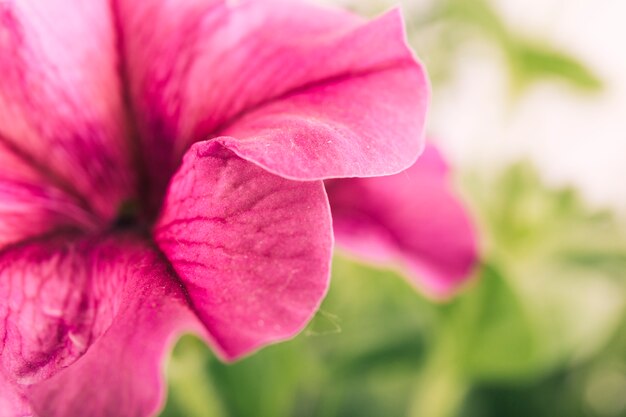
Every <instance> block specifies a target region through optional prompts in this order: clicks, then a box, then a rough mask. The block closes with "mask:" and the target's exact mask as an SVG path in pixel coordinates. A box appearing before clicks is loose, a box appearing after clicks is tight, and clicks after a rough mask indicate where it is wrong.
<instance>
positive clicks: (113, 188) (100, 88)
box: [0, 0, 135, 219]
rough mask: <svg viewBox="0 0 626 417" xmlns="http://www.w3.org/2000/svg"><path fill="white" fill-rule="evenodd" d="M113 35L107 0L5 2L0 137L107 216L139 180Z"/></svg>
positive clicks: (1, 9)
mask: <svg viewBox="0 0 626 417" xmlns="http://www.w3.org/2000/svg"><path fill="white" fill-rule="evenodd" d="M113 40H114V36H113V31H112V25H111V20H110V16H109V12H108V6H107V4H106V2H104V1H91V2H86V3H85V2H81V1H79V0H69V1H68V0H47V1H45V2H37V1H32V0H24V1H18V2H8V3H7V2H3V3H2V4H0V74H2V77H0V137H2V140H3V141H8V143H10V144H11V145H12V146H13V147H14V148H16V149H19V151H20V153H22V154H24V155H28V157H29V159H30V160H31V161H34V163H35V164H36V166H38V167H42V168H44V171H45V172H46V173H54V175H55V177H57V178H60V179H62V180H63V182H65V183H66V184H72V187H73V188H74V190H73V191H74V192H76V193H78V194H80V195H81V196H82V197H83V198H84V200H85V201H88V203H89V204H90V205H92V206H93V207H92V209H93V210H94V212H95V213H96V214H98V215H100V216H102V217H104V218H106V219H110V218H111V217H112V216H114V215H115V212H116V210H117V206H118V205H119V203H120V201H121V200H123V199H125V198H128V197H129V196H132V194H133V192H134V189H133V188H134V187H135V179H134V174H133V172H132V170H131V166H130V159H129V155H130V152H129V149H128V143H127V137H126V131H125V129H126V128H125V125H124V117H123V108H122V105H121V102H120V99H119V92H120V84H119V80H118V77H117V73H116V71H115V67H116V65H117V62H116V60H117V59H116V56H115V54H116V51H115V47H114V41H113ZM68 45H71V47H68Z"/></svg>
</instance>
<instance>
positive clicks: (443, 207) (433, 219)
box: [326, 145, 477, 296]
mask: <svg viewBox="0 0 626 417" xmlns="http://www.w3.org/2000/svg"><path fill="white" fill-rule="evenodd" d="M447 174H448V169H447V166H446V163H445V161H444V160H443V159H442V157H441V155H440V154H439V152H438V151H437V150H436V149H435V148H434V147H432V146H430V145H429V146H427V147H426V150H425V152H424V154H423V155H422V156H421V157H420V159H419V160H418V161H417V163H416V164H415V165H413V166H412V167H411V168H409V169H408V170H406V171H404V172H402V173H400V174H397V175H393V176H389V177H381V178H367V179H343V180H335V181H330V182H328V183H327V187H326V189H327V192H328V197H329V200H330V204H331V209H332V213H333V225H334V230H335V236H336V238H337V243H338V244H339V245H340V246H341V247H344V248H346V249H347V250H349V251H350V252H351V253H354V254H356V255H358V256H360V257H362V258H363V259H364V260H368V261H373V262H378V263H383V264H389V263H393V262H400V263H402V264H403V265H404V266H405V267H407V268H408V270H409V271H410V273H411V278H412V280H413V281H414V282H415V283H416V284H418V285H419V286H420V287H422V288H423V289H425V290H426V291H427V292H429V293H431V294H433V295H435V296H447V295H449V294H450V293H451V292H452V291H454V290H455V289H456V288H457V287H458V286H459V285H460V284H461V283H463V281H464V280H465V279H466V278H468V276H469V275H470V272H471V270H472V267H473V266H474V265H475V263H476V261H477V238H476V235H475V231H474V227H473V224H472V221H471V219H470V216H469V213H468V212H467V211H466V209H465V208H464V207H463V205H462V203H461V201H460V200H459V198H458V197H457V196H456V195H455V193H454V192H453V190H452V189H451V186H450V184H449V181H448V180H449V178H448V175H447Z"/></svg>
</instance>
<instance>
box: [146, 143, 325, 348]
mask: <svg viewBox="0 0 626 417" xmlns="http://www.w3.org/2000/svg"><path fill="white" fill-rule="evenodd" d="M155 239H156V241H157V244H158V245H159V247H160V248H161V250H162V251H163V252H164V253H165V254H166V256H167V257H168V259H169V260H170V262H171V263H172V265H173V266H174V269H175V270H176V272H177V274H178V276H179V277H180V279H181V281H182V282H183V284H184V285H185V287H186V288H187V291H188V293H189V297H190V299H191V301H192V304H193V306H194V307H195V310H196V313H197V314H198V316H199V317H200V318H201V319H202V321H203V322H204V324H205V326H206V328H207V329H208V331H209V333H210V334H211V336H212V339H213V342H214V345H215V347H216V348H217V349H218V351H219V352H220V353H222V355H223V356H224V357H226V358H228V359H233V358H236V357H238V356H240V355H243V354H246V353H248V352H250V351H251V350H253V349H255V348H258V347H260V346H262V345H264V344H267V343H270V342H273V341H277V340H281V339H285V338H287V337H291V336H293V335H295V334H296V333H297V332H298V331H299V330H300V329H301V328H302V327H303V326H304V324H305V323H306V322H307V321H308V320H309V319H310V317H311V316H312V315H313V313H314V311H315V310H316V308H317V307H318V305H319V303H320V300H321V298H322V297H323V295H324V293H325V291H326V288H327V285H328V278H329V272H330V271H329V270H330V258H331V251H332V231H331V220H330V212H329V208H328V202H327V199H326V195H325V193H324V189H323V184H322V182H321V181H315V182H296V181H289V180H285V179H283V178H280V177H277V176H275V175H273V174H270V173H268V172H266V171H265V170H263V169H262V168H259V167H257V166H256V165H254V164H251V163H249V162H247V161H245V160H243V159H240V158H239V157H237V156H236V155H234V154H233V153H232V152H230V151H228V150H226V149H224V148H223V147H222V146H221V145H219V144H217V143H214V142H200V143H197V144H196V145H194V146H192V148H191V149H190V150H189V151H188V152H187V155H186V156H185V158H184V162H183V165H182V167H181V168H180V169H179V171H178V172H177V174H176V175H175V176H174V179H173V181H172V183H171V185H170V188H169V191H168V195H167V197H166V201H165V205H164V210H163V214H162V217H161V219H160V221H159V223H158V225H157V227H156V230H155Z"/></svg>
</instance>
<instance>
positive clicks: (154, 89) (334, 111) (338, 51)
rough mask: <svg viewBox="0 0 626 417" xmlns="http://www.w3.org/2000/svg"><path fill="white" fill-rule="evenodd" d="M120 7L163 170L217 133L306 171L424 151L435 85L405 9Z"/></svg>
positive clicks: (360, 168)
mask: <svg viewBox="0 0 626 417" xmlns="http://www.w3.org/2000/svg"><path fill="white" fill-rule="evenodd" d="M120 14H121V16H122V17H123V19H122V21H123V22H124V23H125V28H126V29H127V33H129V34H130V36H129V39H128V42H127V45H128V60H129V62H130V66H131V68H132V70H133V71H132V73H131V77H130V80H131V84H132V86H133V97H134V98H135V103H136V105H137V106H136V107H137V109H138V114H139V116H140V125H141V127H142V133H143V139H144V146H145V150H146V152H147V153H149V154H150V158H149V159H150V161H151V162H152V163H153V166H152V167H151V169H152V172H153V175H154V176H159V175H162V176H163V178H164V180H163V181H165V180H166V179H167V176H168V173H169V172H171V170H173V169H174V167H176V166H177V164H178V160H179V159H180V157H181V156H182V154H183V153H184V151H185V150H186V149H187V147H188V146H189V145H190V144H191V143H193V142H195V141H198V140H204V139H208V138H211V137H216V136H229V138H227V139H226V138H222V139H221V142H222V143H223V144H225V145H226V146H227V147H229V148H231V149H232V150H234V151H235V152H236V153H237V154H238V155H240V156H241V157H243V158H245V159H248V160H251V161H254V162H255V163H257V164H260V165H261V166H263V167H265V168H267V169H269V170H270V171H271V172H274V173H276V174H279V175H281V176H284V177H287V178H297V179H306V180H312V179H321V178H329V177H333V176H340V177H344V176H357V175H358V176H372V175H379V174H390V173H395V172H398V171H399V170H401V169H403V168H406V167H408V166H409V165H410V164H411V163H412V162H413V161H414V160H415V159H416V157H417V155H418V153H419V152H420V144H421V138H422V131H423V124H424V117H425V112H426V107H427V103H428V98H429V86H428V83H427V80H426V75H425V72H424V69H423V68H422V66H421V65H419V64H418V63H417V62H416V61H415V59H414V57H413V55H412V53H411V51H410V50H409V49H408V47H407V45H406V42H405V37H404V31H403V24H402V19H401V17H400V15H399V13H398V12H397V11H393V12H391V13H389V14H387V15H385V16H383V17H381V18H379V19H376V20H375V21H373V22H371V23H366V22H364V21H363V20H362V19H361V18H358V17H356V16H354V15H351V14H348V13H345V12H340V11H336V10H333V9H323V8H319V7H313V6H310V5H307V4H305V3H302V2H298V1H291V0H290V1H282V0H266V1H258V0H244V1H240V2H237V4H236V5H230V4H229V3H228V2H223V1H211V0H197V1H190V2H186V3H185V4H184V5H181V4H180V3H175V2H161V1H157V0H146V1H142V2H125V3H124V4H123V5H122V7H121V10H120ZM155 25H156V26H158V27H159V28H160V30H159V32H158V36H157V35H155V32H154V31H153V27H154V26H155ZM372 51H375V53H372ZM299 109H300V110H299ZM281 126H282V128H280V127H281ZM390 138H393V140H390ZM172 155H173V159H172ZM168 161H169V163H168ZM167 166H169V167H170V171H169V172H168V170H167V169H165V167H167ZM163 181H162V182H163Z"/></svg>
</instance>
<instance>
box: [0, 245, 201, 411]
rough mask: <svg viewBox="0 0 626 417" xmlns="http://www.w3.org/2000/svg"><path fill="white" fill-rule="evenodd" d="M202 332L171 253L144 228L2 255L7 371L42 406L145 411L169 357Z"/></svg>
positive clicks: (1, 338) (2, 340) (154, 403)
mask: <svg viewBox="0 0 626 417" xmlns="http://www.w3.org/2000/svg"><path fill="white" fill-rule="evenodd" d="M189 330H195V331H198V332H201V329H200V326H199V323H198V322H197V320H196V319H195V316H194V315H193V313H192V312H191V311H190V310H189V308H188V305H187V300H186V296H185V294H184V291H183V289H182V288H181V287H180V284H179V282H178V281H177V280H176V279H175V278H173V277H172V275H171V274H170V271H169V270H168V266H167V263H165V262H164V261H163V260H162V258H161V257H160V256H159V255H158V254H157V253H156V252H154V251H153V250H152V249H151V248H150V247H149V246H148V245H146V244H145V243H143V242H141V240H139V239H137V238H133V237H130V236H127V235H116V236H110V237H100V238H82V239H81V238H78V237H75V238H72V237H71V236H70V235H62V236H57V237H51V238H48V239H42V240H40V241H38V242H32V243H29V244H25V245H23V246H19V247H15V248H13V249H11V250H10V251H6V252H5V253H3V254H2V255H1V256H0V358H1V360H0V364H1V367H0V372H1V373H2V374H4V375H5V381H4V383H5V384H9V385H10V386H12V387H13V390H14V391H13V393H11V392H7V393H6V394H5V393H4V392H2V393H0V404H1V403H2V401H11V397H8V398H9V399H8V400H7V396H11V395H12V396H14V397H15V396H16V395H18V396H21V397H22V398H23V397H26V398H28V399H29V400H30V402H31V404H32V406H33V408H34V410H35V411H36V414H38V415H41V416H46V417H52V416H59V417H61V416H87V415H88V416H103V417H104V416H110V415H122V414H120V413H122V411H121V410H123V415H124V416H138V417H139V416H147V415H151V414H152V413H154V412H156V410H157V409H158V407H159V406H160V405H161V403H162V398H163V383H162V379H163V378H162V375H161V374H162V370H161V364H162V359H163V357H164V355H165V353H166V351H167V349H168V348H169V347H170V346H171V344H172V343H173V340H174V337H175V336H176V335H178V334H180V333H181V332H183V331H189Z"/></svg>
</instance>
